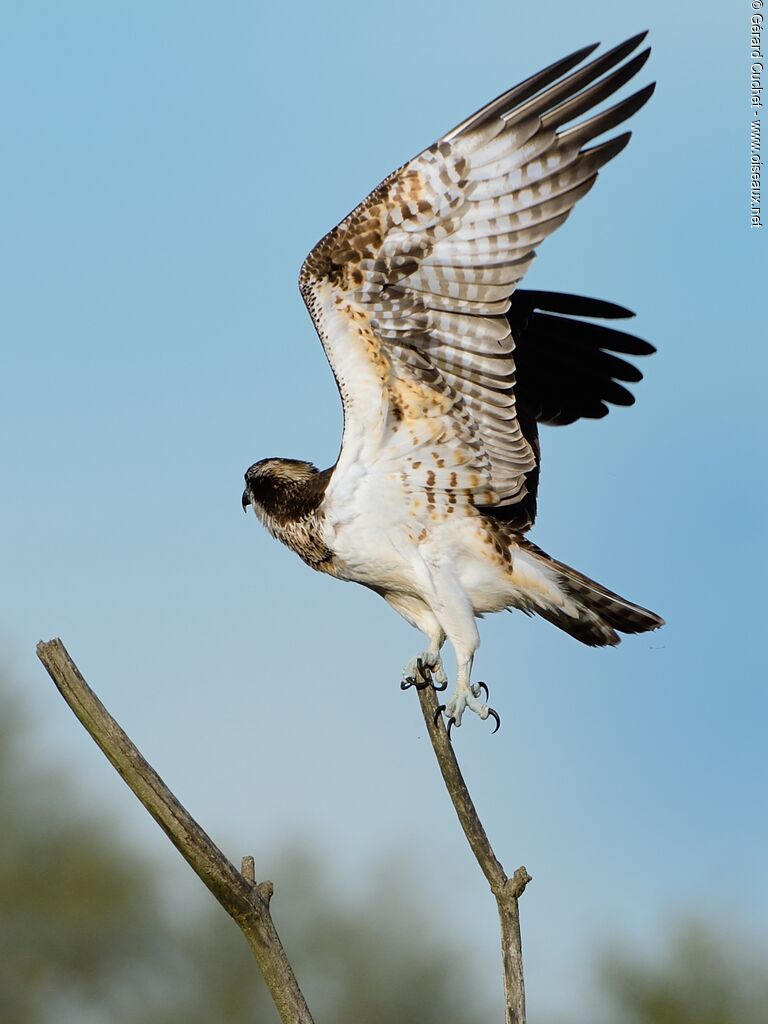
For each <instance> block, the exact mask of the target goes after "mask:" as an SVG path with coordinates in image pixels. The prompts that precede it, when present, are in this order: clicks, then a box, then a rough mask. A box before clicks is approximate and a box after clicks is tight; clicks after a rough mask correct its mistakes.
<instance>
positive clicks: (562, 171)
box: [243, 33, 663, 731]
mask: <svg viewBox="0 0 768 1024" xmlns="http://www.w3.org/2000/svg"><path fill="white" fill-rule="evenodd" d="M645 35H646V33H642V34H640V35H637V36H635V37H633V38H632V39H630V40H628V41H627V42H626V43H623V44H622V45H621V46H618V47H615V48H614V49H613V50H610V51H609V52H607V53H605V54H603V55H602V56H600V57H597V58H596V59H593V60H592V61H591V62H590V63H586V64H584V63H583V62H584V60H585V58H586V57H587V56H588V55H589V54H591V53H592V51H593V50H594V49H596V45H597V44H596V45H595V46H589V47H585V48H584V49H581V50H578V51H577V52H576V53H573V54H571V55H570V56H569V57H566V58H564V59H563V60H560V61H558V62H557V63H555V64H552V65H551V66H550V67H548V68H545V69H544V70H543V71H540V72H539V73H538V74H536V75H533V76H532V77H531V78H528V79H527V80H526V81H524V82H522V83H521V84H520V85H517V86H516V87H515V88H513V89H511V90H510V91H509V92H506V93H504V94H503V95H502V96H499V97H498V99H495V100H494V101H493V102H492V103H489V104H488V105H487V106H485V107H483V109H482V110H479V111H478V112H477V113H476V114H473V115H472V117H470V118H468V119H467V120H466V121H463V122H462V123H461V124H460V125H458V126H457V127H456V128H454V129H453V130H452V131H450V132H448V133H447V134H446V135H444V136H443V137H442V138H441V139H440V140H439V141H438V142H436V143H435V144H434V145H433V146H431V147H430V148H429V149H427V150H424V152H423V153H420V154H419V155H418V156H416V157H415V158H414V159H413V160H410V161H409V162H408V163H407V164H405V165H404V166H402V167H401V168H400V169H399V170H397V171H395V172H394V173H392V174H390V175H389V177H388V178H386V179H385V180H384V181H383V182H382V183H381V184H380V185H379V186H378V188H376V189H375V190H374V191H373V192H372V193H371V194H370V195H369V196H368V198H367V199H365V200H363V202H362V203H360V205H359V206H357V207H356V208H355V209H354V210H353V211H352V213H350V214H349V216H348V217H346V218H345V219H344V220H343V221H342V222H341V223H340V224H339V225H338V227H336V228H334V229H333V231H331V232H330V233H329V234H327V235H326V236H325V238H323V239H322V240H321V241H320V242H319V243H318V244H317V245H316V246H315V248H314V249H313V250H312V252H311V253H310V254H309V256H308V257H307V259H306V260H305V262H304V265H303V266H302V268H301V274H300V278H299V284H300V288H301V294H302V296H303V298H304V301H305V303H306V305H307V307H308V309H309V312H310V315H311V317H312V320H313V321H314V325H315V328H316V330H317V333H318V334H319V336H320V339H321V341H322V343H323V347H324V349H325V353H326V355H327V357H328V361H329V362H330V364H331V367H332V369H333V373H334V376H335V378H336V383H337V385H338V388H339V392H340V393H341V399H342V404H343V409H344V436H343V441H342V445H341V451H340V453H339V457H338V460H337V462H336V464H335V465H334V466H332V467H331V468H330V469H325V470H322V471H319V470H318V469H317V468H316V467H315V466H313V465H312V464H311V463H309V462H303V461H299V460H294V459H262V460H261V461H260V462H256V463H255V464H254V465H253V466H251V467H250V469H249V470H248V471H247V472H246V474H245V484H246V486H245V491H244V493H243V508H244V509H246V510H247V509H248V507H249V506H250V507H252V508H253V509H254V511H255V513H256V515H257V516H258V518H259V519H260V520H261V522H262V523H263V524H264V526H266V528H267V529H268V530H269V532H270V533H271V534H272V535H273V536H274V537H276V538H277V539H278V540H280V541H282V542H283V543H284V544H286V545H287V546H288V547H289V548H291V549H292V550H293V551H295V552H296V553H297V554H298V555H299V556H300V557H301V558H302V559H303V560H304V561H305V562H306V563H307V564H308V565H310V566H311V567H312V568H313V569H317V570H318V571H319V572H324V573H329V574H330V575H332V576H336V577H338V578H339V579H343V580H351V581H353V582H355V583H361V584H362V585H363V586H366V587H368V588H370V589H371V590H374V591H376V592H377V593H378V594H381V596H382V597H383V598H384V600H385V601H387V603H388V604H390V605H391V607H392V608H394V609H395V611H397V612H399V613H400V615H402V616H403V618H405V619H406V620H407V621H408V622H409V623H410V624H411V625H413V626H415V627H416V628H417V629H419V630H421V631H422V632H423V633H424V634H425V635H426V638H427V641H428V647H427V649H426V650H425V651H423V652H422V653H421V654H419V655H417V656H416V657H415V658H413V659H411V661H410V662H409V663H408V665H407V666H406V668H405V671H404V675H403V682H402V684H401V685H402V686H403V688H405V687H407V686H409V685H417V686H423V685H428V684H430V683H431V684H432V685H434V686H435V687H436V688H438V689H444V688H445V686H446V685H447V677H446V673H445V670H444V668H443V664H442V661H441V657H440V652H441V649H442V646H443V644H444V642H445V640H446V638H448V639H449V640H450V641H451V644H452V646H453V648H454V651H455V654H456V663H457V673H456V681H455V687H454V689H453V691H452V694H451V695H450V697H449V698H448V700H447V702H446V704H445V705H441V710H444V711H445V714H446V716H447V718H448V725H449V731H450V726H451V725H454V724H455V725H457V726H458V725H460V724H461V719H462V715H463V713H464V711H465V710H466V709H467V708H470V709H471V710H472V711H474V712H476V713H477V714H478V715H479V716H480V717H481V718H483V719H485V718H488V716H489V715H493V717H494V718H495V720H496V728H498V721H499V720H498V715H497V714H496V713H495V711H493V709H492V708H489V707H488V705H487V704H486V703H484V701H483V700H482V699H481V698H482V696H483V691H485V694H484V695H485V697H486V698H487V694H488V691H487V687H485V684H483V683H474V684H473V682H472V678H471V672H472V660H473V658H474V655H475V651H476V650H477V647H478V644H479V637H478V631H477V626H476V624H475V619H476V618H477V617H478V616H482V615H483V614H484V613H486V612H497V611H501V610H503V609H514V608H517V609H520V610H521V611H523V612H525V613H527V614H533V613H535V614H537V615H541V616H542V617H543V618H545V619H547V620H549V621H550V622H552V623H553V624H554V625H555V626H558V627H559V628H560V629H563V630H565V631H566V632H567V633H570V635H571V636H573V637H575V638H576V639H577V640H580V641H581V642H582V643H585V644H590V645H593V646H597V647H600V646H605V645H614V644H617V643H619V636H618V633H642V632H645V631H646V630H651V629H656V628H657V627H659V626H661V625H663V620H662V619H661V618H659V616H658V615H655V614H654V613H653V612H651V611H648V610H646V609H645V608H641V607H639V606H638V605H636V604H632V603H631V602H630V601H627V600H625V599H624V598H623V597H620V596H619V595H618V594H615V593H613V592H612V591H610V590H607V589H606V588H605V587H603V586H601V585H600V584H599V583H595V582H594V581H593V580H591V579H589V578H588V577H587V576H584V575H582V574H581V573H580V572H577V571H576V570H575V569H572V568H570V567H569V566H567V565H565V564H563V563H562V562H558V561H556V560H555V559H554V558H551V557H550V556H549V555H547V554H546V553H545V552H544V551H542V550H541V549H540V548H538V547H536V546H535V545H534V544H532V543H531V542H530V541H529V540H527V539H526V536H525V534H526V531H527V530H528V529H529V528H530V527H531V526H532V524H533V522H534V518H535V515H536V491H537V485H538V479H539V440H538V424H539V423H551V424H564V423H572V422H573V421H574V420H577V419H579V418H580V417H600V416H604V415H605V414H606V413H607V412H608V406H607V404H606V403H613V404H617V405H631V404H632V402H633V401H634V398H633V396H632V395H631V394H630V393H629V391H627V389H626V388H624V387H623V386H622V385H621V384H619V383H618V381H624V382H633V381H638V380H640V379H641V378H642V374H641V373H640V372H639V371H638V370H637V369H636V367H635V366H634V365H633V364H631V363H628V362H626V361H625V360H624V359H622V358H620V356H619V355H616V353H621V354H622V355H647V354H649V353H651V352H653V351H654V349H653V347H652V346H651V345H649V344H647V343H646V342H644V341H641V340H640V339H638V338H635V337H633V336H631V335H628V334H624V333H622V332H619V331H616V330H612V329H610V328H608V327H605V326H598V325H595V324H592V323H590V322H589V320H588V319H584V318H607V319H610V318H616V317H625V316H631V315H632V314H631V313H630V312H629V311H628V310H626V309H623V308H622V307H621V306H616V305H614V304H612V303H607V302H602V301H597V300H594V299H587V298H582V297H577V296H573V295H563V294H555V293H549V292H539V291H522V290H517V289H518V285H519V283H520V282H521V281H522V279H523V277H524V276H525V273H526V271H527V270H528V267H529V266H530V265H531V263H532V261H533V259H534V257H535V250H536V248H537V246H538V245H539V244H540V243H541V242H543V241H544V239H545V238H546V237H547V236H548V235H550V234H551V233H552V232H553V231H554V230H555V229H556V228H558V227H560V225H561V224H563V223H564V221H565V220H566V219H567V217H568V215H569V214H570V212H571V210H572V209H573V207H574V205H575V204H576V203H577V202H578V200H579V199H581V198H582V196H585V195H586V194H587V192H589V190H590V189H591V188H592V186H593V185H594V183H595V180H596V178H597V173H598V171H599V170H600V168H601V167H603V165H604V164H606V163H607V162H608V161H609V160H611V159H612V158H613V157H615V156H616V155H617V154H618V153H619V152H620V151H621V150H622V149H624V147H625V146H626V144H627V142H628V141H629V138H630V133H629V132H625V133H624V134H621V135H617V136H616V137H614V138H611V139H609V140H608V141H604V142H602V143H600V144H598V145H594V146H587V144H588V143H590V142H591V141H592V140H593V139H595V138H597V137H598V136H600V135H602V134H603V133H604V132H606V131H609V130H610V129H612V128H614V127H615V126H617V125H620V124H622V123H623V122H624V121H626V120H627V118H629V117H630V116H631V115H632V114H633V113H635V111H637V110H638V109H639V108H640V107H642V106H643V104H644V103H645V102H646V101H647V100H648V98H649V97H650V95H651V93H652V92H653V88H654V86H653V85H648V86H646V87H645V88H644V89H641V90H640V91H638V92H635V93H634V94H633V95H631V96H629V97H628V98H627V99H624V100H623V101H621V102H619V103H616V104H615V105H613V106H610V107H609V108H608V109H603V110H601V111H600V112H598V113H591V112H592V111H593V108H595V107H596V106H597V105H599V104H601V103H602V101H603V100H605V99H606V98H608V97H609V96H611V95H612V94H613V93H615V92H616V91H617V90H618V89H619V88H620V87H621V86H623V85H624V84H625V83H626V82H627V81H629V79H631V78H632V77H633V76H634V75H635V74H636V73H637V72H638V71H639V70H640V68H642V67H643V65H644V64H645V62H646V60H647V58H648V55H649V53H650V49H645V50H643V51H642V52H640V53H638V54H636V55H635V56H634V57H632V58H631V59H628V60H626V58H628V57H629V55H630V54H631V53H633V51H635V50H636V49H637V47H638V46H639V44H640V43H641V41H642V40H643V39H644V38H645ZM622 62H623V63H622ZM579 65H581V66H580V67H579ZM574 69H576V70H574ZM585 114H588V115H590V116H588V117H587V118H586V119H582V120H579V119H580V118H582V115H585ZM573 122H575V123H573ZM567 124H571V127H567V128H564V127H563V126H564V125H567ZM585 147H586V148H585ZM494 731H495V730H494Z"/></svg>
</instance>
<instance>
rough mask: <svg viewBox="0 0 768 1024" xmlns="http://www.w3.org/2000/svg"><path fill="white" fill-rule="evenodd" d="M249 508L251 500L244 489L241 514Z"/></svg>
mask: <svg viewBox="0 0 768 1024" xmlns="http://www.w3.org/2000/svg"><path fill="white" fill-rule="evenodd" d="M250 507H251V499H250V496H249V494H248V489H247V488H246V489H245V490H244V491H243V512H247V511H248V509H249V508H250Z"/></svg>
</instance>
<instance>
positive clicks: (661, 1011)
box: [601, 923, 768, 1024]
mask: <svg viewBox="0 0 768 1024" xmlns="http://www.w3.org/2000/svg"><path fill="white" fill-rule="evenodd" d="M601 980H602V987H603V989H604V990H605V992H606V993H607V995H608V997H609V1000H610V1003H611V1006H612V1008H613V1011H614V1012H613V1013H612V1014H611V1016H610V1020H611V1022H615V1024H768V962H767V960H766V951H765V949H760V948H759V947H757V948H756V945H755V943H754V942H751V941H750V940H749V938H748V937H747V936H746V935H744V934H739V933H736V932H733V931H732V930H731V929H730V927H728V926H727V924H726V925H724V927H723V929H722V931H721V932H719V933H716V932H715V931H714V930H713V929H712V928H711V927H707V926H706V925H705V924H703V923H698V924H695V923H688V924H686V925H682V926H679V927H678V928H676V929H674V931H672V933H671V934H670V936H669V938H668V940H667V942H666V943H665V945H664V947H663V948H662V949H661V950H660V951H659V954H658V957H657V959H656V960H655V961H654V962H653V963H649V962H647V961H646V960H645V959H644V957H643V956H642V955H640V954H636V953H634V954H633V953H631V952H630V951H628V950H624V951H623V952H622V953H621V954H616V953H613V954H611V955H610V956H609V957H607V958H606V959H605V960H604V962H603V965H602V970H601Z"/></svg>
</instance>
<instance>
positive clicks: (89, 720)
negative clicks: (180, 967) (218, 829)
mask: <svg viewBox="0 0 768 1024" xmlns="http://www.w3.org/2000/svg"><path fill="white" fill-rule="evenodd" d="M37 656H38V657H39V659H40V661H42V663H43V665H44V666H45V668H46V670H47V672H48V675H49V676H50V677H51V679H52V680H53V681H54V683H55V684H56V686H57V688H58V690H59V692H60V693H61V695H62V697H63V698H64V700H65V701H66V702H67V704H68V705H69V706H70V708H71V709H72V711H74V713H75V715H76V716H77V718H78V719H79V720H80V722H81V724H82V725H83V726H84V727H85V729H86V730H87V731H88V732H89V733H90V735H91V736H92V737H93V739H94V740H95V741H96V743H97V744H98V746H99V748H100V749H101V751H102V753H103V754H104V755H105V756H106V758H107V760H108V761H109V762H110V763H111V764H112V766H113V768H115V769H116V771H117V772H118V773H119V774H120V776H121V777H122V778H123V780H124V782H125V783H126V784H127V786H128V787H129V788H130V789H131V790H132V791H133V793H134V794H135V796H137V797H138V799H139V800H140V801H141V803H142V804H143V805H144V807H146V809H147V810H148V811H149V813H150V814H151V815H152V817H153V818H154V819H155V821H156V822H157V823H158V825H160V827H161V828H162V830H163V831H164V832H165V834H166V835H167V836H168V838H169V839H170V840H171V842H172V843H173V845H174V846H175V847H176V849H177V850H178V851H179V852H180V853H181V855H182V857H184V859H185V860H186V861H187V863H188V864H189V865H190V867H191V868H192V869H193V870H194V871H195V873H196V874H197V875H198V877H199V878H200V880H201V881H202V882H203V883H204V884H205V885H206V886H207V887H208V888H209V889H210V891H211V892H212V893H213V895H214V896H215V897H216V899H217V900H218V901H219V903H220V904H221V905H222V907H224V909H225V910H226V912H227V913H228V914H229V916H230V917H231V918H232V919H233V920H234V921H235V923H236V924H237V925H238V927H239V928H240V930H241V931H242V933H243V935H244V936H245V938H246V940H247V942H248V945H249V946H250V947H251V950H252V951H253V955H254V956H255V958H256V961H257V963H258V965H259V967H260V968H261V973H262V974H263V975H264V980H265V981H266V983H267V986H268V988H269V991H270V993H271V995H272V999H273V1001H274V1004H275V1006H276V1007H277V1010H278V1013H279V1014H280V1018H281V1020H282V1021H283V1024H312V1016H311V1014H310V1012H309V1009H308V1007H307V1004H306V1001H305V999H304V996H303V995H302V993H301V989H300V988H299V985H298V982H297V981H296V976H295V974H294V972H293V968H292V967H291V965H290V963H289V961H288V957H287V956H286V953H285V950H284V949H283V945H282V943H281V941H280V937H279V936H278V934H277V931H276V930H275V926H274V923H273V922H272V916H271V914H270V911H269V901H270V898H271V896H272V883H271V882H259V883H257V882H256V881H255V877H254V873H253V863H252V860H251V858H245V859H244V862H243V873H241V872H239V871H238V870H237V869H236V868H235V866H234V865H233V864H232V863H231V862H230V861H229V860H228V859H227V858H226V857H225V856H224V854H223V853H222V852H221V850H220V849H219V848H218V847H217V846H216V844H215V843H214V842H213V841H212V840H211V838H210V837H209V836H208V835H207V834H206V833H205V832H204V831H203V829H202V828H200V826H199V825H198V824H197V822H196V821H195V820H194V818H192V817H191V815H190V814H189V813H188V812H187V811H186V810H185V808H184V807H182V805H181V804H180V803H179V801H178V800H177V799H176V797H175V796H174V795H173V793H172V792H171V791H170V790H169V789H168V787H167V786H166V785H165V783H164V782H163V780H162V779H161V778H160V776H159V775H158V774H157V772H156V771H155V770H154V768H153V767H152V766H151V765H150V764H149V763H148V762H147V761H146V760H145V759H144V758H143V757H142V755H141V753H140V752H139V751H138V749H137V748H136V747H135V746H134V744H133V743H132V742H131V740H130V739H129V737H128V736H127V735H126V733H125V732H124V731H123V730H122V729H121V728H120V726H119V725H118V724H117V722H116V721H115V720H114V718H112V716H111V715H110V714H109V712H108V711H107V709H106V708H105V707H104V705H103V704H102V703H101V701H100V700H99V699H98V697H97V696H96V694H95V693H94V692H93V690H91V688H90V687H89V686H88V684H87V683H86V681H85V679H83V677H82V675H81V674H80V671H79V669H78V668H77V666H76V665H75V663H74V662H73V661H72V659H71V658H70V656H69V654H68V653H67V650H66V648H65V647H64V644H63V643H62V642H61V640H51V641H49V642H48V643H42V642H41V643H39V644H38V645H37Z"/></svg>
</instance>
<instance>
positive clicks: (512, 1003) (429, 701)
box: [418, 686, 531, 1024]
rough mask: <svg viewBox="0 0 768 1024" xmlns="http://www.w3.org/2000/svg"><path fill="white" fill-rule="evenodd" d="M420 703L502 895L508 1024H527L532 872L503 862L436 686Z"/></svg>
mask: <svg viewBox="0 0 768 1024" xmlns="http://www.w3.org/2000/svg"><path fill="white" fill-rule="evenodd" d="M418 694H419V703H420V704H421V712H422V714H423V715H424V721H425V723H426V726H427V731H428V733H429V738H430V740H431V741H432V747H433V749H434V751H435V757H436V758H437V763H438V765H439V767H440V772H441V773H442V776H443V782H444V783H445V788H446V789H447V790H448V795H449V796H450V798H451V800H452V801H453V806H454V808H455V809H456V814H457V815H458V818H459V821H460V822H461V827H462V828H463V829H464V834H465V835H466V837H467V840H468V842H469V845H470V846H471V848H472V852H473V853H474V855H475V858H476V860H477V863H478V864H479V865H480V868H481V869H482V872H483V874H484V875H485V877H486V878H487V879H488V884H489V885H490V887H491V892H492V893H493V895H494V896H495V898H496V905H497V907H498V910H499V922H500V925H501V956H502V961H503V965H504V996H505V1004H504V1006H505V1011H504V1020H505V1024H525V986H524V984H523V949H522V942H521V938H520V911H519V907H518V902H517V901H518V898H519V897H520V896H522V894H523V892H524V891H525V887H526V885H527V884H528V883H529V882H530V881H531V876H530V875H529V874H528V872H527V871H526V869H525V868H523V867H520V868H518V869H517V871H515V873H514V875H512V877H511V878H509V877H508V876H507V874H506V872H505V871H504V868H503V867H502V866H501V863H500V862H499V860H498V858H497V857H496V854H495V853H494V852H493V848H492V847H491V844H490V842H489V840H488V836H487V835H486V832H485V829H484V828H483V823H482V822H481V821H480V818H479V817H478V814H477V811H476V810H475V805H474V803H473V802H472V797H471V796H470V795H469V790H468V789H467V784H466V782H465V781H464V777H463V775H462V774H461V769H460V768H459V762H458V761H457V760H456V754H455V753H454V750H453V747H452V746H451V741H450V740H449V738H448V733H447V731H446V728H445V723H444V722H443V717H442V715H438V714H437V709H438V703H437V697H436V696H435V691H434V689H433V688H432V687H431V686H425V687H420V688H418Z"/></svg>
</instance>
